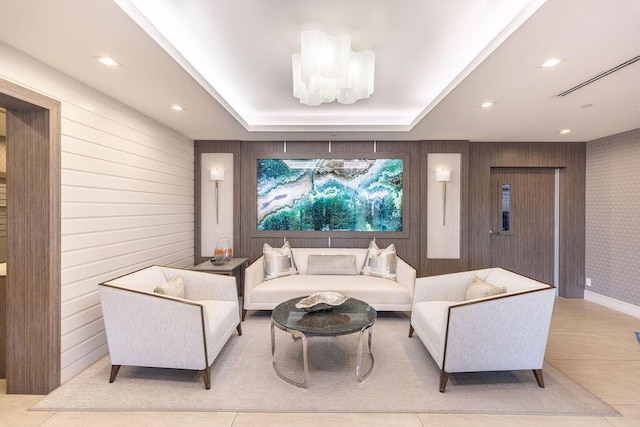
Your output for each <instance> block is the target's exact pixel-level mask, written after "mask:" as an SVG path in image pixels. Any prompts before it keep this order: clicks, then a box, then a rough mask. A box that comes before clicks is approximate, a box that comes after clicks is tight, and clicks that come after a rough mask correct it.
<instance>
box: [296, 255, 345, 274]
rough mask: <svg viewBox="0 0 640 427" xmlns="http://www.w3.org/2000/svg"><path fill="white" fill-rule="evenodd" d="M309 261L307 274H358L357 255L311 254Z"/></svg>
mask: <svg viewBox="0 0 640 427" xmlns="http://www.w3.org/2000/svg"><path fill="white" fill-rule="evenodd" d="M307 263H308V267H307V274H341V275H351V276H353V275H357V274H358V269H357V268H356V256H355V255H309V256H308V257H307Z"/></svg>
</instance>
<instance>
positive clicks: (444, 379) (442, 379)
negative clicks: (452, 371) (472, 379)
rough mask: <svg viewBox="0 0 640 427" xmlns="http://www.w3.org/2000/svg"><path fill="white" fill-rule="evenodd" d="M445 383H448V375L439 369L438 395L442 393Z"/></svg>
mask: <svg viewBox="0 0 640 427" xmlns="http://www.w3.org/2000/svg"><path fill="white" fill-rule="evenodd" d="M447 381H449V374H448V373H447V372H445V371H444V369H440V393H444V389H445V388H446V387H447Z"/></svg>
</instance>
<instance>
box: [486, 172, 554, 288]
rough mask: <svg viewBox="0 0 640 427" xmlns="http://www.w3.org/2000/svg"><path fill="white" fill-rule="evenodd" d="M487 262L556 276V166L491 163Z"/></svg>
mask: <svg viewBox="0 0 640 427" xmlns="http://www.w3.org/2000/svg"><path fill="white" fill-rule="evenodd" d="M490 185H491V229H490V231H489V233H490V252H491V267H502V268H505V269H508V270H511V271H514V272H516V273H519V274H522V275H524V276H527V277H531V278H533V279H536V280H539V281H541V282H544V283H549V284H555V282H556V280H555V277H556V268H557V267H556V252H557V251H556V235H557V233H556V216H557V213H556V209H557V208H556V206H557V204H556V197H555V194H556V171H555V169H553V168H491V179H490Z"/></svg>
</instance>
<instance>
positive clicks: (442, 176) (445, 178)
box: [436, 169, 451, 182]
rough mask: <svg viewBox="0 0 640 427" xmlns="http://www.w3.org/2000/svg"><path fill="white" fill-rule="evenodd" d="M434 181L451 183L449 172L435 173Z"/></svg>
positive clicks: (442, 170)
mask: <svg viewBox="0 0 640 427" xmlns="http://www.w3.org/2000/svg"><path fill="white" fill-rule="evenodd" d="M436 181H438V182H449V181H451V171H448V170H444V169H441V170H437V171H436Z"/></svg>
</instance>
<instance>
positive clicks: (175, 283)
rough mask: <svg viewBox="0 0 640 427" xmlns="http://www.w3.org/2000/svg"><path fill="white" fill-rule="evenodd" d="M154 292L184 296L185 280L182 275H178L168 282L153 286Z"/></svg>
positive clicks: (178, 296)
mask: <svg viewBox="0 0 640 427" xmlns="http://www.w3.org/2000/svg"><path fill="white" fill-rule="evenodd" d="M153 292H155V293H156V294H161V295H168V296H170V297H176V298H184V281H183V280H182V276H176V277H175V278H174V279H172V280H169V281H168V282H167V283H163V284H161V285H157V286H156V287H155V288H153Z"/></svg>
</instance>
